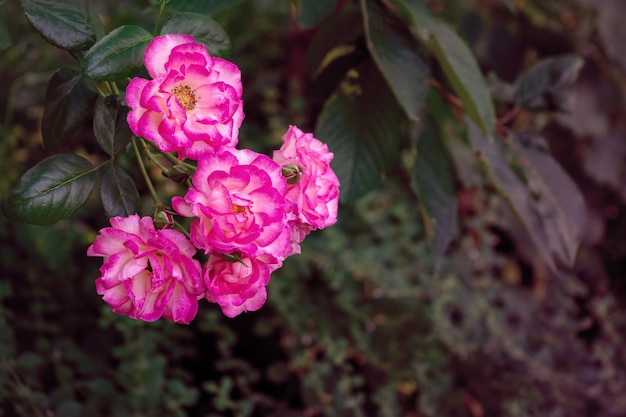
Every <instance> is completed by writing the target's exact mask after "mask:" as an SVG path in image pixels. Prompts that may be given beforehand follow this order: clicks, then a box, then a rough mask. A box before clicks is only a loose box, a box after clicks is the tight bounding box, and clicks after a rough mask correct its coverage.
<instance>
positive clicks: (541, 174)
mask: <svg viewBox="0 0 626 417" xmlns="http://www.w3.org/2000/svg"><path fill="white" fill-rule="evenodd" d="M517 139H518V141H517V142H515V143H516V144H517V146H516V150H517V151H518V154H519V160H520V165H521V166H522V169H523V171H524V175H525V177H526V178H527V179H528V180H527V183H528V188H529V189H530V191H531V193H532V195H533V197H534V202H535V205H536V207H537V210H538V211H540V212H541V213H542V214H543V215H544V217H545V218H546V223H548V224H549V227H547V228H546V233H548V234H549V235H550V238H551V241H554V242H555V243H554V245H555V247H558V250H554V249H553V252H554V253H556V255H557V256H558V257H559V259H560V260H561V261H563V262H564V263H566V264H567V265H573V263H574V260H575V258H576V252H577V251H578V246H579V245H580V242H581V240H582V235H583V232H584V230H585V227H586V223H587V210H586V204H585V200H584V198H583V196H582V194H581V192H580V190H579V189H578V186H577V185H576V183H574V181H573V180H572V179H571V178H570V176H569V175H568V174H567V173H566V172H565V170H563V168H562V167H561V166H560V165H559V163H558V162H557V161H556V160H555V159H554V158H553V157H552V156H551V155H550V154H549V153H548V151H547V145H546V143H545V139H544V138H543V137H541V136H538V135H536V134H532V133H521V134H518V136H517ZM557 245H559V246H557Z"/></svg>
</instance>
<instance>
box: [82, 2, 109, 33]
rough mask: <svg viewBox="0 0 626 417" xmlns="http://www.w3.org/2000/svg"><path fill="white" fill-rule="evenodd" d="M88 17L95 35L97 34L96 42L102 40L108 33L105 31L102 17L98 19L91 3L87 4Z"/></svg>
mask: <svg viewBox="0 0 626 417" xmlns="http://www.w3.org/2000/svg"><path fill="white" fill-rule="evenodd" d="M87 17H88V19H89V25H90V26H91V28H92V29H93V31H94V33H95V34H96V40H98V39H102V38H103V37H104V35H105V34H106V32H105V30H104V26H103V25H102V21H101V20H100V17H98V14H97V13H96V11H95V10H94V9H93V7H92V6H91V3H88V4H87Z"/></svg>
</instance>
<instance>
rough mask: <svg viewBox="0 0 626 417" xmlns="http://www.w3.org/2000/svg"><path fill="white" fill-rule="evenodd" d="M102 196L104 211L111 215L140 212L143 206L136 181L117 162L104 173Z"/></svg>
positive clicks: (101, 187) (128, 214)
mask: <svg viewBox="0 0 626 417" xmlns="http://www.w3.org/2000/svg"><path fill="white" fill-rule="evenodd" d="M100 198H101V199H102V205H103V206H104V212H105V213H106V215H107V216H109V217H115V216H124V217H127V216H130V215H131V214H134V213H139V210H140V207H141V200H140V197H139V192H138V191H137V186H136V185H135V182H134V181H133V179H132V178H131V176H130V175H128V173H127V172H126V171H124V170H123V169H122V168H120V167H119V166H117V165H115V164H111V165H110V166H109V167H108V168H107V169H106V171H105V172H104V174H103V175H102V181H101V183H100Z"/></svg>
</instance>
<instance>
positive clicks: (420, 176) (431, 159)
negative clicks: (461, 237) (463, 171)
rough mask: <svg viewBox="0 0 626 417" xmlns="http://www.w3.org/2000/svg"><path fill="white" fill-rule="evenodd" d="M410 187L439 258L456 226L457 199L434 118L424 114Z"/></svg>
mask: <svg viewBox="0 0 626 417" xmlns="http://www.w3.org/2000/svg"><path fill="white" fill-rule="evenodd" d="M411 179H412V184H411V185H412V187H413V189H414V190H415V192H416V193H417V195H418V197H419V199H420V203H421V204H422V206H423V208H424V211H425V213H424V217H425V223H426V226H427V227H426V231H427V233H428V234H429V235H430V236H429V239H430V240H431V241H432V245H433V250H434V253H435V258H436V259H441V257H442V256H443V255H444V254H445V252H446V250H447V249H448V246H449V245H450V243H451V242H452V239H453V238H454V234H455V233H456V229H457V201H456V194H455V189H454V178H453V169H452V164H451V163H450V160H449V158H448V153H447V151H446V146H445V144H444V142H443V139H442V138H441V137H440V136H439V133H438V132H437V129H436V128H435V125H434V122H433V120H432V119H431V118H430V117H426V118H425V119H424V122H423V128H422V132H421V134H420V136H419V140H418V142H417V160H416V161H415V166H414V167H413V170H412V173H411Z"/></svg>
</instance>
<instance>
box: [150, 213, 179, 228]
mask: <svg viewBox="0 0 626 417" xmlns="http://www.w3.org/2000/svg"><path fill="white" fill-rule="evenodd" d="M154 226H155V227H156V228H157V229H171V228H172V227H173V226H174V216H172V214H171V213H168V212H167V211H163V210H159V211H158V212H157V213H155V214H154Z"/></svg>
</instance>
